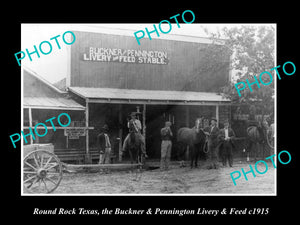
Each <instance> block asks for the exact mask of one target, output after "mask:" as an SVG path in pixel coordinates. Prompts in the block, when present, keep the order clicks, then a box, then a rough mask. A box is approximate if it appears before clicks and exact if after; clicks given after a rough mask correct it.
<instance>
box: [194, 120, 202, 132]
mask: <svg viewBox="0 0 300 225" xmlns="http://www.w3.org/2000/svg"><path fill="white" fill-rule="evenodd" d="M202 121H203V117H200V118H197V119H196V121H195V129H196V132H197V133H199V131H200V128H202V126H203V124H202Z"/></svg>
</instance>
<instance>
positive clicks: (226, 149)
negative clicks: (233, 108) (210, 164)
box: [218, 121, 235, 167]
mask: <svg viewBox="0 0 300 225" xmlns="http://www.w3.org/2000/svg"><path fill="white" fill-rule="evenodd" d="M234 137H235V133H234V131H233V130H232V129H231V128H230V127H229V122H228V121H226V122H225V123H224V128H223V129H221V130H220V133H219V136H218V139H219V141H220V144H219V147H220V153H221V154H220V155H221V157H222V162H223V166H226V161H227V160H228V163H229V166H230V167H232V164H233V154H232V148H233V147H234V145H233V142H232V139H233V138H234Z"/></svg>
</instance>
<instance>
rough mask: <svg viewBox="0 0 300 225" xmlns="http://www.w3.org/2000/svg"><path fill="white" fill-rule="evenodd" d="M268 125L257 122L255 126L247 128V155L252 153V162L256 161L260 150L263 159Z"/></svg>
mask: <svg viewBox="0 0 300 225" xmlns="http://www.w3.org/2000/svg"><path fill="white" fill-rule="evenodd" d="M268 129H269V127H268V124H266V123H265V121H263V122H259V123H258V124H257V125H250V126H249V127H248V128H247V140H248V147H247V149H248V153H249V152H250V151H251V152H254V160H255V161H256V157H257V153H258V151H259V150H262V152H263V157H264V155H265V147H266V146H265V144H266V143H267V139H266V138H267V130H268Z"/></svg>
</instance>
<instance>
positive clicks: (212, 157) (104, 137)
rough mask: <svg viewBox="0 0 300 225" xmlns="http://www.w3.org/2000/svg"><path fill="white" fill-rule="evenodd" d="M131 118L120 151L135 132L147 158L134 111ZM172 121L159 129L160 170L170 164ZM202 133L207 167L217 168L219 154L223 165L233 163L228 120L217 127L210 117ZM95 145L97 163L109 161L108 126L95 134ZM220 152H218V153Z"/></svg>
mask: <svg viewBox="0 0 300 225" xmlns="http://www.w3.org/2000/svg"><path fill="white" fill-rule="evenodd" d="M130 116H131V119H130V120H129V121H128V123H127V127H128V129H129V134H128V135H127V136H126V138H125V140H124V144H123V148H122V151H123V152H124V151H126V149H127V147H128V140H129V135H130V132H135V133H136V134H137V137H138V138H139V139H140V142H141V151H142V154H143V155H144V157H145V158H147V157H148V156H147V154H146V148H145V138H144V136H143V135H142V134H141V130H142V125H141V122H140V120H138V118H137V114H136V113H135V112H133V113H131V114H130ZM171 126H172V123H171V122H170V121H166V122H165V126H164V127H163V128H162V129H161V130H160V135H161V161H160V168H161V170H167V169H168V168H169V164H170V158H171V150H172V139H173V132H172V129H171ZM203 131H204V133H205V134H206V137H207V139H206V140H207V147H208V161H209V166H208V169H217V168H218V167H219V166H218V164H219V163H218V161H219V160H218V158H219V155H220V156H221V158H222V162H223V165H224V166H225V165H226V162H227V161H228V163H229V166H230V167H231V166H232V164H233V153H232V150H233V147H234V145H233V142H232V140H233V138H234V137H235V133H234V131H233V130H232V129H231V128H230V127H229V122H228V121H225V122H224V128H223V129H219V128H218V127H217V119H216V118H212V119H211V121H210V125H209V126H206V127H204V128H203ZM97 145H98V148H99V152H100V158H99V163H100V164H103V163H110V153H111V143H110V139H109V135H108V126H107V125H104V126H103V127H102V132H101V133H100V134H99V135H98V136H97ZM219 153H220V154H219Z"/></svg>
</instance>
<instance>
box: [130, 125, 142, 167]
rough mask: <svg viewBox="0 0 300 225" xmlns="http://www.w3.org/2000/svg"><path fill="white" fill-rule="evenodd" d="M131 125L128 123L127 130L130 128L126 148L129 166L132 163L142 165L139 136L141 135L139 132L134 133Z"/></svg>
mask: <svg viewBox="0 0 300 225" xmlns="http://www.w3.org/2000/svg"><path fill="white" fill-rule="evenodd" d="M133 126H134V125H133V123H132V122H129V128H130V130H131V131H130V133H129V139H128V142H127V148H128V150H129V156H130V161H131V164H133V163H138V164H143V161H144V159H143V154H142V149H141V148H142V140H141V136H142V134H141V133H139V132H135V131H134V127H133Z"/></svg>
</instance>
